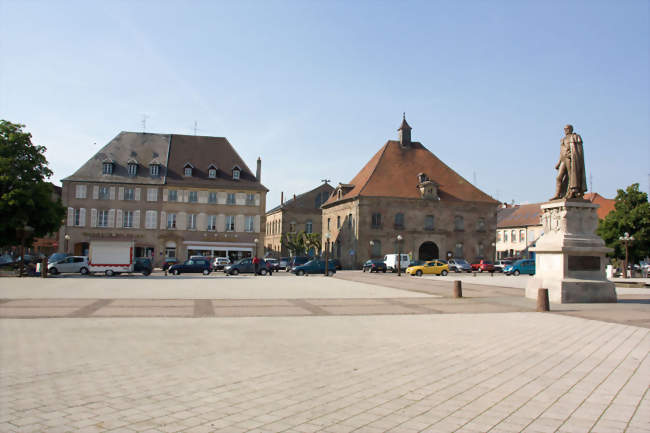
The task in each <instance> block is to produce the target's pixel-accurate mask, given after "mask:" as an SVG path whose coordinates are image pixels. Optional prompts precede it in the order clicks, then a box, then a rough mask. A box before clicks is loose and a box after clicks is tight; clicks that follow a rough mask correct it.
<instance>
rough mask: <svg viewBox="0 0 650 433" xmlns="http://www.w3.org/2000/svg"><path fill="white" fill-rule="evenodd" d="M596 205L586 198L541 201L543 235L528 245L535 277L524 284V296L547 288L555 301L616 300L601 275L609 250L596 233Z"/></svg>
mask: <svg viewBox="0 0 650 433" xmlns="http://www.w3.org/2000/svg"><path fill="white" fill-rule="evenodd" d="M598 207H599V206H598V205H597V204H593V203H591V202H588V201H586V200H554V201H551V202H548V203H544V204H543V205H542V206H541V209H542V225H543V227H544V236H542V237H541V238H540V239H539V240H538V241H537V243H536V246H535V247H533V248H531V249H530V250H531V251H534V252H535V276H534V277H533V278H531V280H530V281H529V282H528V284H527V286H526V297H527V298H531V299H537V290H538V289H540V288H545V289H548V295H549V300H550V301H551V302H555V303H571V302H616V290H615V288H614V283H612V282H611V281H608V280H607V278H606V277H605V266H606V264H607V259H606V257H605V254H606V253H608V252H609V251H611V249H610V248H607V247H606V246H605V242H604V241H603V240H602V239H601V238H600V237H599V236H598V235H596V227H597V226H598V215H597V214H596V209H598Z"/></svg>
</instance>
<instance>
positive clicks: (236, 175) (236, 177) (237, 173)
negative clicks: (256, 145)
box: [232, 168, 240, 180]
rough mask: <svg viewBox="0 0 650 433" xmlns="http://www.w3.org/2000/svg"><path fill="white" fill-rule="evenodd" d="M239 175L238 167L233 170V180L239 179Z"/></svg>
mask: <svg viewBox="0 0 650 433" xmlns="http://www.w3.org/2000/svg"><path fill="white" fill-rule="evenodd" d="M239 175H240V171H239V169H237V168H235V169H233V171H232V178H233V180H239Z"/></svg>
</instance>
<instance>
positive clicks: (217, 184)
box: [59, 132, 268, 266]
mask: <svg viewBox="0 0 650 433" xmlns="http://www.w3.org/2000/svg"><path fill="white" fill-rule="evenodd" d="M260 177H261V160H260V159H258V161H257V171H256V173H255V174H254V173H252V172H251V170H250V169H249V168H248V167H247V166H246V164H245V163H244V162H243V160H242V159H241V158H240V157H239V155H238V154H237V152H236V151H235V149H234V148H233V147H232V145H231V144H230V143H229V142H228V140H226V139H225V138H223V137H201V136H188V135H175V134H149V133H133V132H121V133H120V134H118V135H117V137H115V138H114V139H113V140H111V142H109V143H108V144H107V145H106V146H104V148H102V149H101V150H100V151H99V152H98V153H97V154H95V155H94V156H93V157H92V158H91V159H90V160H88V161H87V162H86V163H85V164H84V165H83V166H82V167H81V168H79V169H78V170H77V171H76V172H75V173H74V174H73V175H72V176H69V177H67V178H65V179H63V180H62V184H63V190H62V199H63V203H64V205H65V206H66V207H67V210H68V214H67V220H66V224H65V227H64V229H63V230H61V232H60V239H59V245H60V251H63V249H64V248H66V247H67V249H68V250H67V251H65V252H68V253H74V254H76V255H85V254H87V253H88V248H89V244H90V242H91V241H92V240H101V239H111V240H119V239H124V240H133V241H135V246H136V251H135V255H136V257H149V258H151V259H152V260H153V263H154V265H155V266H158V265H160V264H161V263H162V261H163V260H164V259H165V258H166V257H175V258H177V259H179V260H185V259H187V258H188V257H189V256H191V255H213V256H227V257H230V258H231V259H238V258H242V257H247V256H250V255H254V254H258V255H259V254H261V253H262V251H263V235H264V233H263V232H262V231H261V230H260V229H261V228H262V227H263V226H264V209H265V206H266V192H267V191H268V190H267V189H266V188H265V187H264V186H263V185H262V184H261V181H260ZM66 236H67V238H66ZM66 239H67V241H66Z"/></svg>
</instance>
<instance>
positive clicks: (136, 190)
mask: <svg viewBox="0 0 650 433" xmlns="http://www.w3.org/2000/svg"><path fill="white" fill-rule="evenodd" d="M135 201H140V188H136V189H135Z"/></svg>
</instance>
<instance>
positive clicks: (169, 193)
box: [167, 189, 178, 201]
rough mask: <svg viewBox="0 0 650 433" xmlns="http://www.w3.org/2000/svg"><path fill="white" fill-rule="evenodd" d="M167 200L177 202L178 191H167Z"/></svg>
mask: <svg viewBox="0 0 650 433" xmlns="http://www.w3.org/2000/svg"><path fill="white" fill-rule="evenodd" d="M167 200H168V201H178V191H177V190H175V189H170V190H169V191H167Z"/></svg>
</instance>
